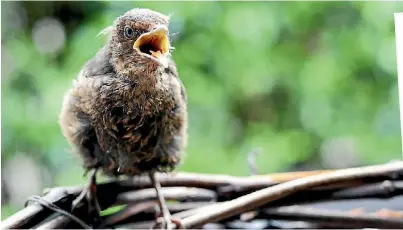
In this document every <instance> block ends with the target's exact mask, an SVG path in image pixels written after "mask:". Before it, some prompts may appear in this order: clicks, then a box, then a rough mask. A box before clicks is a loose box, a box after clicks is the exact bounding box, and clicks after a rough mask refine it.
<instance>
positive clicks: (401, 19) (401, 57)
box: [395, 13, 403, 157]
mask: <svg viewBox="0 0 403 230" xmlns="http://www.w3.org/2000/svg"><path fill="white" fill-rule="evenodd" d="M395 33H396V60H397V72H398V82H399V105H400V132H401V136H402V137H401V138H402V157H403V105H402V103H403V13H395Z"/></svg>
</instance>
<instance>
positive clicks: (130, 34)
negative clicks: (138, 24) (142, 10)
mask: <svg viewBox="0 0 403 230" xmlns="http://www.w3.org/2000/svg"><path fill="white" fill-rule="evenodd" d="M125 36H126V37H127V38H132V37H133V36H134V31H133V29H132V28H130V27H128V26H126V27H125Z"/></svg>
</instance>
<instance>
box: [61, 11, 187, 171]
mask: <svg viewBox="0 0 403 230" xmlns="http://www.w3.org/2000/svg"><path fill="white" fill-rule="evenodd" d="M168 23H169V22H168V17H166V16H164V15H162V14H160V13H157V12H154V11H151V10H146V9H134V10H131V11H128V12H127V13H125V14H124V15H123V16H121V17H119V18H118V19H117V20H116V21H115V22H114V25H113V26H112V29H111V31H110V37H109V42H108V44H107V45H106V46H105V47H103V48H102V49H101V50H100V51H99V52H98V53H97V54H96V56H95V57H94V58H92V59H91V60H90V61H89V62H87V63H86V64H85V65H84V67H83V68H82V70H81V72H80V73H79V75H78V78H77V80H76V81H75V82H74V85H73V88H72V89H70V90H69V91H68V92H67V94H66V96H65V99H64V105H63V109H62V112H61V116H60V125H61V128H62V132H63V134H64V136H65V137H66V138H67V140H68V141H69V143H70V144H71V145H72V146H73V147H74V150H75V152H77V153H78V154H80V155H81V156H82V157H83V160H84V166H85V167H86V168H87V169H90V168H93V167H100V168H102V169H103V170H104V172H105V173H107V174H111V173H112V174H115V175H119V174H126V175H132V174H140V173H143V172H149V171H151V170H159V171H170V170H171V169H173V168H174V167H175V166H177V165H178V163H180V160H181V155H182V151H183V149H184V147H185V145H186V129H187V113H186V94H185V89H184V87H183V85H182V83H181V81H180V79H179V77H178V73H177V70H176V66H175V63H174V62H173V61H172V60H171V58H170V57H169V51H168V52H167V53H166V55H167V56H166V59H167V62H168V66H167V67H164V66H163V65H162V64H161V63H159V62H158V61H157V60H154V59H153V58H150V56H146V55H144V54H143V53H142V52H141V51H140V52H139V51H138V50H136V49H133V44H134V42H135V41H136V40H137V39H138V38H139V36H140V35H141V34H144V33H147V32H150V31H152V30H153V28H155V27H163V26H165V27H167V26H168ZM128 28H131V29H132V30H133V34H134V35H133V37H131V38H130V36H126V35H127V33H128V32H127V30H128ZM130 33H131V32H130ZM144 46H146V45H144Z"/></svg>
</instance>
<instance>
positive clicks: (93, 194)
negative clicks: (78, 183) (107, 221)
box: [72, 168, 101, 218]
mask: <svg viewBox="0 0 403 230" xmlns="http://www.w3.org/2000/svg"><path fill="white" fill-rule="evenodd" d="M97 171H98V169H97V168H93V169H90V170H89V173H90V176H89V181H88V185H87V186H86V187H85V188H84V189H83V191H82V192H81V194H80V195H79V196H78V197H77V198H76V199H75V200H74V201H73V204H72V210H74V209H76V208H78V206H79V204H80V203H81V202H82V201H83V200H84V199H87V201H88V209H89V210H88V211H89V213H95V215H96V218H100V217H99V215H100V213H101V208H100V206H99V203H98V199H97V184H96V174H97Z"/></svg>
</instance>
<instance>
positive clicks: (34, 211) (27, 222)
mask: <svg viewBox="0 0 403 230" xmlns="http://www.w3.org/2000/svg"><path fill="white" fill-rule="evenodd" d="M79 192H80V190H78V189H75V190H74V189H71V190H70V192H67V191H66V190H64V189H52V190H51V191H50V192H49V193H47V194H46V195H45V196H44V197H43V199H44V200H46V201H47V202H49V203H53V204H55V205H57V206H59V207H61V208H66V207H67V206H69V205H70V203H71V199H72V198H73V197H74V196H77V195H78V194H79ZM69 200H70V202H69ZM50 214H52V210H49V209H47V208H44V207H43V206H42V205H40V204H31V205H29V206H28V207H26V208H24V209H22V210H21V211H19V212H17V213H15V214H14V215H12V216H10V217H9V218H7V219H6V220H4V221H2V222H1V227H0V228H1V229H10V228H31V227H33V226H35V225H36V224H38V223H39V222H41V221H42V220H44V219H45V218H46V217H48V216H49V215H50Z"/></svg>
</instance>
